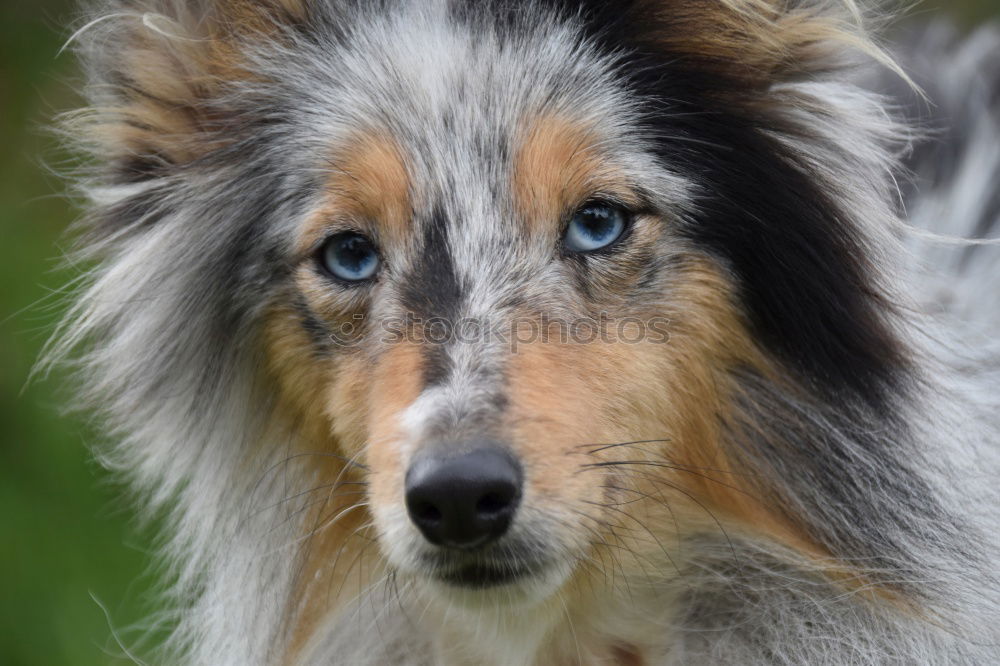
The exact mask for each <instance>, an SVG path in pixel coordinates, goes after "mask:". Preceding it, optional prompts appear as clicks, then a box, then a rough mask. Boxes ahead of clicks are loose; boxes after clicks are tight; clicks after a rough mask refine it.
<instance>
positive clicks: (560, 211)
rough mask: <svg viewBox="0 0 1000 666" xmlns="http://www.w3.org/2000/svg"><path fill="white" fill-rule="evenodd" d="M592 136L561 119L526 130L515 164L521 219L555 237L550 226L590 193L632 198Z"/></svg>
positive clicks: (582, 127)
mask: <svg viewBox="0 0 1000 666" xmlns="http://www.w3.org/2000/svg"><path fill="white" fill-rule="evenodd" d="M597 145H598V139H597V136H596V135H595V134H594V133H593V132H592V131H591V130H589V129H588V128H587V127H586V126H585V125H582V124H580V123H579V122H576V121H574V120H572V119H570V118H567V117H562V116H551V115H547V116H541V117H539V118H535V119H534V120H533V121H531V122H530V123H528V124H527V125H526V129H525V130H524V132H523V133H522V138H521V140H520V144H519V147H518V149H517V153H516V156H515V159H514V177H513V181H514V199H515V202H516V204H517V206H518V209H519V211H520V213H521V215H522V217H523V218H524V219H525V220H527V221H528V223H529V224H530V225H532V226H534V227H536V228H538V229H539V230H548V231H550V233H554V231H555V229H556V225H555V223H556V222H558V220H560V219H561V218H562V217H563V216H564V215H566V214H567V213H569V212H572V209H573V208H575V207H576V206H579V205H580V204H582V203H583V202H584V201H585V200H586V199H587V198H588V197H590V196H592V195H594V194H595V193H601V194H605V195H612V194H613V195H616V196H618V197H620V198H622V199H623V200H624V203H633V201H632V199H634V196H633V195H632V194H631V192H630V191H629V189H628V187H627V185H625V184H624V183H623V182H622V181H623V178H622V177H621V173H620V172H619V171H618V170H617V169H616V168H615V167H614V164H613V162H612V161H611V160H609V159H608V158H607V157H606V156H604V155H602V154H601V153H600V151H599V150H598V149H597Z"/></svg>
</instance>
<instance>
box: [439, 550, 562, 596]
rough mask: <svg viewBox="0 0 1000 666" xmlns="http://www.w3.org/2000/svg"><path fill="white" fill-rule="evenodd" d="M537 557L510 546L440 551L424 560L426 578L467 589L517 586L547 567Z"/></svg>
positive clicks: (532, 553)
mask: <svg viewBox="0 0 1000 666" xmlns="http://www.w3.org/2000/svg"><path fill="white" fill-rule="evenodd" d="M514 551H516V552H514ZM537 555H538V554H537V553H534V552H530V551H529V549H525V548H515V549H512V548H510V547H507V548H502V549H491V550H488V551H486V552H481V553H457V552H440V551H439V552H437V553H434V554H433V555H427V556H425V557H424V558H423V560H424V561H423V564H424V575H425V576H426V577H427V578H429V579H431V580H433V581H435V582H438V583H442V584H444V585H445V586H447V587H451V588H458V589H465V590H487V589H490V588H496V587H502V586H505V585H516V584H518V583H523V582H524V581H526V580H528V579H530V578H533V577H535V576H538V575H539V574H541V573H543V571H544V570H545V569H546V568H547V563H546V561H545V560H544V559H542V558H539V557H537Z"/></svg>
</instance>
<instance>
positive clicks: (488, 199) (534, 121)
mask: <svg viewBox="0 0 1000 666" xmlns="http://www.w3.org/2000/svg"><path fill="white" fill-rule="evenodd" d="M536 18H537V17H536ZM295 66H301V67H307V68H314V69H317V68H318V69H321V70H322V71H321V72H312V73H311V74H309V75H304V76H293V77H288V76H287V75H286V77H285V80H287V81H289V83H290V84H291V85H292V86H294V87H296V90H295V91H294V92H293V93H291V95H293V96H294V98H295V99H296V110H297V112H299V113H302V112H305V113H307V114H308V116H307V117H308V121H306V122H303V123H301V124H300V127H302V131H303V132H305V133H307V134H308V135H309V138H308V139H307V140H308V141H309V142H310V144H311V145H312V146H314V147H315V151H313V154H312V159H313V161H314V163H315V164H316V165H318V168H319V169H320V170H323V169H324V168H326V167H327V166H328V163H329V162H332V167H333V168H332V174H333V176H334V177H337V174H338V173H339V172H347V173H348V174H349V175H350V179H351V180H352V181H353V182H347V181H345V182H346V185H347V188H346V189H347V190H351V189H353V188H354V187H355V186H356V185H357V180H358V174H359V172H361V171H364V172H366V173H367V174H368V175H370V176H373V177H374V179H375V180H378V181H379V182H378V183H377V184H373V185H371V186H368V187H367V194H368V195H369V196H371V197H380V198H382V199H385V198H388V197H392V196H400V197H402V196H404V195H405V197H406V199H407V201H406V206H405V207H407V209H408V211H409V213H410V214H409V215H408V216H407V218H406V219H405V220H401V221H400V223H399V224H398V225H397V226H398V227H402V228H403V229H404V231H403V232H402V233H401V235H402V236H405V237H407V238H406V241H407V242H406V245H407V246H408V247H409V248H410V249H414V250H415V252H411V253H410V255H411V256H410V257H409V259H410V261H412V262H419V261H421V260H422V258H423V257H425V256H426V255H427V254H428V252H427V250H428V249H429V246H430V245H431V244H439V245H446V246H447V248H448V250H449V253H450V254H451V255H453V257H454V265H455V269H456V270H457V271H459V272H467V271H468V270H469V267H471V266H474V265H477V266H480V267H482V266H483V265H484V262H483V261H482V260H483V258H484V248H492V250H493V252H494V254H493V256H492V257H491V258H492V259H493V260H494V264H495V265H497V266H499V265H500V262H502V261H503V259H504V257H505V256H508V255H512V254H514V253H517V252H523V249H524V248H523V247H521V248H516V247H514V245H515V243H514V242H513V241H514V240H515V239H516V237H517V235H518V230H519V229H520V228H521V227H522V226H523V224H524V223H525V219H524V218H525V217H526V216H530V215H531V214H535V215H543V214H544V215H548V216H549V217H555V216H556V213H557V212H556V211H555V210H554V209H555V208H556V206H557V204H556V203H555V202H550V203H549V204H548V205H546V204H544V203H538V202H536V203H537V205H533V204H531V203H530V202H525V201H523V199H526V198H533V199H539V200H541V199H545V198H546V197H548V198H551V199H555V198H556V197H558V196H565V197H572V196H585V193H584V192H567V191H564V190H566V189H567V188H566V186H565V185H566V184H565V183H564V182H562V180H560V176H559V174H558V173H557V172H558V170H559V169H560V168H563V169H565V168H567V164H570V163H572V164H575V165H578V166H579V165H584V163H585V161H586V160H585V159H584V158H585V157H586V153H587V152H588V151H589V152H590V153H593V152H594V151H596V150H598V149H599V150H600V151H601V152H602V154H605V155H607V156H611V155H617V156H618V157H619V158H620V159H621V160H625V161H627V158H626V156H628V155H632V158H631V159H632V160H633V162H634V161H635V160H638V159H639V157H637V155H639V153H640V152H641V151H639V150H637V145H636V143H635V137H634V136H633V135H630V133H629V131H628V129H627V127H628V125H629V121H630V119H631V118H632V117H633V116H634V115H635V110H634V109H633V108H632V107H631V106H630V104H629V101H628V96H627V95H626V92H625V89H624V87H623V86H622V85H621V83H620V81H619V80H618V79H617V78H616V75H615V72H614V66H613V62H612V61H611V60H610V59H609V57H608V56H606V55H602V54H600V53H599V52H598V50H597V49H593V48H591V47H590V46H589V45H588V44H587V43H586V41H585V40H583V38H582V35H581V32H580V27H579V26H578V25H576V24H574V23H573V21H570V20H567V19H565V18H558V17H556V15H554V14H553V15H552V16H547V15H546V16H543V17H542V18H541V19H540V20H536V21H535V22H534V23H531V24H529V23H527V22H523V21H513V22H509V23H505V24H504V25H503V27H501V26H499V25H498V24H496V23H495V22H488V21H486V20H485V19H483V18H468V17H463V16H461V15H459V14H456V13H455V11H454V8H453V6H449V3H444V2H429V3H405V6H399V7H397V8H395V9H394V10H393V11H391V12H390V13H388V14H386V13H385V12H384V11H382V12H378V13H373V14H372V15H371V16H365V15H358V16H355V17H353V18H352V23H351V27H350V31H349V34H348V36H347V37H346V38H345V41H344V44H343V45H342V48H338V49H336V50H333V49H329V50H324V51H323V57H317V58H308V59H303V61H302V62H301V63H300V64H296V65H295ZM300 81H301V82H302V84H301V86H300V84H299V83H298V82H300ZM305 82H308V85H306V84H305ZM318 82H322V83H318ZM303 117H306V116H303ZM359 145H361V146H362V149H360V150H359V148H358V147H359ZM373 156H374V157H375V158H376V159H374V160H372V157H373ZM358 160H362V161H365V162H366V165H365V166H364V168H360V167H359V166H358V164H357V162H358ZM375 163H377V164H375ZM605 164H610V160H609V161H607V162H606V163H605ZM519 165H520V171H521V173H519V172H518V171H519ZM619 166H620V167H621V168H620V170H621V171H625V170H626V168H627V167H628V166H629V165H627V164H621V165H619ZM633 166H634V167H635V168H634V169H633V171H635V172H636V173H637V174H641V176H640V177H641V178H646V179H648V178H650V177H651V174H656V173H657V170H655V169H650V168H649V165H648V164H644V165H638V164H633ZM526 171H527V172H528V173H524V172H526ZM374 172H378V173H377V174H376V173H374ZM390 172H391V174H392V175H391V178H389V177H386V174H387V173H390ZM571 176H575V177H576V179H577V180H583V179H589V178H591V177H592V176H593V174H583V175H581V174H579V173H576V174H571V175H567V176H566V178H567V179H569V178H570V177H571ZM519 179H520V181H521V182H520V184H519V182H518V180H519ZM390 180H392V181H393V183H392V184H395V185H398V184H399V183H398V181H400V180H405V188H402V189H405V193H403V192H393V191H391V190H394V189H398V188H394V187H387V185H389V184H390V183H389V181H390ZM525 181H527V182H525ZM519 188H520V190H521V194H520V198H521V199H522V201H520V202H519V201H518V196H519V195H518V189H519ZM658 189H660V190H661V191H663V189H664V188H658ZM350 196H356V195H355V193H353V192H352V193H351V194H350V195H347V196H345V197H344V198H349V197H350ZM383 203H384V202H377V203H376V204H375V205H373V206H371V207H374V208H384V207H385V206H384V205H382V204H383ZM561 203H565V202H561ZM578 203H579V202H578ZM567 205H571V204H567ZM399 207H400V208H403V207H404V206H403V204H401V205H400V206H399ZM527 209H533V210H534V213H532V211H531V210H527ZM543 209H544V210H543ZM551 221H552V223H553V226H555V224H557V223H558V220H555V219H553V220H551ZM376 222H378V223H379V224H383V225H384V224H386V220H385V219H380V220H376ZM431 254H433V255H434V256H435V257H436V259H435V261H441V260H442V257H441V255H440V253H431ZM417 255H422V256H417ZM398 258H399V257H397V259H398ZM478 272H479V273H483V271H482V270H479V271H478ZM501 272H503V271H501ZM465 277H469V278H471V277H472V275H471V274H470V275H468V276H465Z"/></svg>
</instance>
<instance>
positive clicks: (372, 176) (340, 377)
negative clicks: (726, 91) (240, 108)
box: [269, 10, 842, 599]
mask: <svg viewBox="0 0 1000 666" xmlns="http://www.w3.org/2000/svg"><path fill="white" fill-rule="evenodd" d="M446 16H447V18H443V16H442V15H441V14H440V13H439V11H438V10H429V11H426V12H421V11H413V12H410V13H406V12H404V13H401V14H398V15H393V14H390V15H388V16H380V17H379V18H378V19H377V20H378V30H379V31H380V33H382V34H380V35H379V37H378V39H375V40H373V41H362V43H361V45H354V44H353V43H352V42H350V41H348V42H347V43H346V45H345V47H344V52H342V53H340V54H339V58H341V59H342V60H340V62H341V63H345V64H344V65H343V66H344V67H345V68H346V70H338V76H339V79H338V80H337V82H336V83H337V87H336V91H335V92H334V91H326V93H325V94H326V99H329V100H330V102H329V104H330V108H329V109H322V108H317V109H316V110H315V113H317V114H318V116H319V118H322V120H321V121H315V120H314V121H311V122H310V124H309V125H308V126H305V127H304V128H302V131H304V132H306V133H307V135H308V138H309V140H310V141H311V142H312V143H313V144H314V146H313V152H312V153H311V154H310V157H311V158H312V160H313V161H312V162H311V163H309V164H308V169H309V170H310V172H311V173H315V174H317V176H316V177H315V181H314V185H315V188H316V190H315V194H314V196H313V198H312V199H311V200H310V202H309V205H308V206H307V207H306V209H305V211H304V214H303V215H302V217H301V219H300V220H299V221H298V222H297V223H296V224H294V225H290V226H289V227H288V231H287V233H288V234H289V236H288V238H289V245H290V247H291V255H290V256H291V257H293V260H292V263H293V268H292V270H291V271H290V273H289V275H288V278H287V282H286V284H285V285H284V287H283V289H284V291H283V292H281V294H282V295H281V297H280V299H279V300H278V303H277V304H276V306H275V308H274V310H273V312H272V315H271V318H270V323H269V327H270V330H271V332H272V334H271V335H270V337H269V340H270V344H271V352H270V354H271V356H272V358H276V359H278V362H277V363H276V364H275V368H276V370H275V373H276V375H277V376H278V378H279V381H281V382H283V384H284V391H285V392H286V393H287V394H289V395H302V396H305V401H306V404H305V406H302V407H301V411H302V413H304V414H306V415H307V418H313V419H315V418H320V417H322V419H323V424H322V425H320V426H317V427H316V428H315V430H316V431H318V432H320V433H323V434H322V435H321V441H319V442H313V443H312V446H314V447H320V448H323V447H329V448H330V449H332V450H336V451H339V452H340V453H341V454H342V455H344V456H346V457H348V458H350V459H351V460H352V461H355V462H357V463H359V465H361V466H363V469H364V474H363V476H364V481H365V483H367V490H366V493H367V494H366V500H367V508H368V510H369V511H370V514H371V518H372V520H373V522H374V526H375V529H376V532H377V538H378V544H379V548H380V549H381V551H382V553H383V554H384V555H385V557H386V558H387V560H388V562H389V563H390V565H391V566H392V567H393V568H394V570H396V571H397V572H399V573H402V574H404V575H405V576H406V578H407V579H408V580H417V581H419V582H420V584H422V585H426V586H429V587H431V588H432V589H434V590H436V591H438V592H443V593H450V592H456V591H458V592H459V593H460V594H461V595H462V596H463V598H478V597H476V596H475V594H473V593H472V592H470V591H471V590H475V591H480V592H483V594H484V596H483V598H490V599H492V598H493V597H491V596H489V594H490V593H491V591H492V588H496V587H501V588H503V590H502V591H503V598H505V599H511V598H516V597H517V595H515V594H514V591H515V590H521V591H523V592H524V593H525V594H527V595H528V596H530V597H531V598H535V599H537V598H539V597H545V596H547V595H550V594H551V593H553V592H554V591H555V590H556V589H557V588H558V587H559V586H560V585H561V584H562V583H563V582H565V581H566V579H567V578H568V577H570V576H571V575H572V574H573V573H574V572H577V571H578V570H579V569H580V568H581V567H586V565H587V563H588V562H591V561H592V560H594V559H595V558H596V557H598V555H596V554H595V552H594V550H595V548H598V549H599V548H604V549H605V550H614V549H617V551H615V552H614V559H615V561H616V562H618V566H619V567H623V566H630V567H632V568H633V569H635V568H641V567H643V560H647V561H648V559H649V558H650V557H651V556H650V555H649V552H650V551H651V550H653V551H656V552H657V553H660V552H662V551H664V550H665V549H666V546H665V545H664V543H663V542H664V540H671V539H673V540H676V539H677V538H679V537H680V536H681V535H682V534H688V533H690V532H693V531H697V530H704V529H718V527H717V525H718V524H719V522H720V521H736V522H739V521H744V522H752V523H753V524H754V529H757V530H762V531H767V532H770V533H773V534H777V535H780V536H781V537H782V538H783V539H785V540H786V541H790V542H794V543H795V544H796V545H798V546H801V545H803V544H804V543H805V542H806V541H807V540H806V539H805V538H804V537H802V536H801V535H800V534H799V533H798V532H797V531H796V529H795V528H794V527H792V526H791V525H790V524H789V523H790V521H789V520H787V519H786V518H783V517H781V516H775V515H773V513H772V512H771V511H770V510H768V509H767V508H765V507H764V506H763V505H762V504H761V503H760V501H759V500H757V499H756V497H757V495H755V494H754V493H751V492H748V490H747V486H746V484H745V483H744V482H743V479H742V478H741V477H740V475H739V474H734V472H736V470H735V469H734V466H733V463H732V462H731V461H730V460H729V459H728V458H727V457H726V456H725V455H724V454H723V452H722V451H721V448H720V444H719V442H720V440H721V438H722V431H723V430H724V429H725V428H726V427H727V425H728V424H727V423H726V422H725V418H724V416H725V414H727V413H728V412H729V411H730V409H731V408H730V407H729V404H730V402H731V401H732V400H733V393H734V392H735V390H736V389H735V388H734V387H733V385H732V382H731V380H730V379H729V376H728V373H729V372H730V371H731V370H732V369H733V368H738V367H746V368H755V369H757V370H758V371H760V372H767V371H768V370H767V362H766V361H764V360H763V355H762V353H761V352H760V350H759V349H758V347H757V344H756V343H755V342H754V341H753V339H752V336H751V335H750V333H749V332H748V326H749V324H748V322H747V318H746V312H745V310H743V304H742V303H741V299H742V296H741V294H740V288H739V287H738V286H737V284H736V278H735V277H734V275H733V272H734V271H733V267H732V261H733V260H730V259H728V258H726V257H723V256H719V252H718V249H719V248H718V247H713V246H712V244H711V242H710V241H708V240H706V239H704V238H700V237H699V236H698V232H697V231H696V229H697V228H698V225H699V223H698V222H697V221H696V219H697V217H698V216H699V215H704V211H703V210H702V208H703V207H705V206H706V205H707V206H709V207H715V206H716V205H717V204H716V202H715V200H716V198H718V199H722V200H727V201H731V200H736V199H738V196H739V195H740V194H747V195H748V196H750V197H753V198H755V199H758V200H751V201H749V202H748V203H747V205H748V207H749V208H751V209H763V208H764V206H762V204H761V203H760V201H759V198H761V197H766V196H777V197H779V198H780V197H781V196H782V193H780V192H767V193H764V192H760V191H756V190H755V191H752V192H749V193H746V192H744V193H740V192H736V193H731V192H724V193H723V192H719V191H717V189H716V188H719V187H725V188H730V189H736V190H739V189H741V188H744V187H746V184H745V183H743V182H740V180H739V179H740V178H745V177H750V176H753V175H754V174H743V173H719V174H711V175H710V176H708V175H707V174H705V173H704V172H701V173H699V171H701V170H702V165H692V164H690V163H686V161H685V159H684V158H683V154H684V152H685V151H687V152H689V151H691V150H692V148H691V146H692V145H694V146H698V145H703V146H708V147H709V150H710V151H711V152H712V153H715V151H721V152H723V153H724V152H726V151H732V150H748V151H749V159H748V160H747V161H746V163H737V164H728V165H722V168H723V169H724V170H735V169H753V168H765V167H766V168H768V169H774V168H775V165H777V164H779V163H780V158H777V157H775V156H771V155H768V154H767V153H766V152H764V151H766V150H769V149H774V148H775V147H774V146H769V145H768V144H767V143H766V142H762V141H761V140H760V137H759V136H757V135H756V133H755V130H754V129H753V128H737V129H736V130H734V129H733V128H729V127H717V126H716V122H717V121H715V120H713V121H710V122H708V123H707V124H706V127H705V129H702V130H701V132H700V134H695V135H691V133H692V132H693V131H694V130H695V129H696V128H698V127H699V125H698V123H691V122H689V121H687V120H678V121H677V124H676V126H672V125H671V124H670V122H667V123H665V124H663V123H661V120H662V117H657V118H656V120H655V122H654V121H652V120H651V111H652V110H651V108H650V106H649V104H650V102H649V100H643V99H642V98H641V97H639V96H638V95H637V94H636V92H635V90H634V88H635V85H636V84H635V83H634V82H631V81H629V80H627V79H624V78H623V77H622V75H621V72H620V71H616V67H617V66H618V64H617V63H616V61H615V60H614V59H613V58H609V57H607V56H606V55H602V54H601V53H600V52H599V50H597V49H595V48H581V47H580V42H579V39H580V38H581V34H580V31H581V26H580V24H579V23H576V22H573V21H568V22H567V21H563V20H557V19H552V23H551V24H547V25H543V26H542V27H538V26H528V25H527V24H526V23H521V22H518V21H517V20H514V21H512V23H511V24H510V25H509V26H508V29H509V30H510V34H509V35H508V36H507V37H503V38H502V37H501V35H500V34H499V33H496V32H492V31H494V30H496V28H495V26H493V25H492V24H491V23H489V21H486V22H485V23H481V21H483V20H484V19H483V18H482V17H479V16H466V15H462V14H460V13H459V14H456V13H454V12H452V13H450V14H447V15H446ZM543 16H545V17H549V18H550V19H551V18H552V16H553V15H550V14H548V13H544V14H543ZM372 29H374V28H372ZM359 30H360V31H362V32H363V31H364V28H359ZM515 35H516V37H515ZM592 46H593V45H591V47H592ZM354 49H357V52H355V51H354ZM316 66H317V67H320V68H322V67H324V66H329V63H325V62H320V63H317V64H316ZM663 76H664V77H669V73H665V74H663ZM706 76H707V74H706ZM310 80H312V79H310ZM670 85H673V84H672V83H671V84H670ZM681 87H683V86H681ZM665 103H666V102H665ZM308 104H311V102H306V103H304V105H308ZM701 104H711V102H709V101H705V100H699V103H698V105H687V104H678V105H677V108H676V109H675V114H676V117H677V118H678V119H684V118H686V117H687V116H688V115H690V116H695V117H697V116H698V115H699V114H701V115H710V114H712V113H721V109H716V108H708V109H706V108H703V107H701V106H700V105H701ZM718 104H721V101H720V102H718ZM310 108H311V107H310ZM324 114H334V115H332V116H330V117H327V116H326V115H324ZM666 117H667V118H670V117H671V114H670V112H669V110H668V111H667V115H666ZM722 122H723V123H724V124H725V123H730V122H732V123H743V122H746V121H745V120H743V119H739V120H733V119H725V120H723V121H722ZM324 128H329V129H327V130H326V131H325V132H324V131H323V130H324ZM737 130H745V131H746V132H747V134H746V137H744V136H743V135H740V134H737V136H735V137H734V136H731V135H730V134H729V132H732V131H737ZM669 133H676V134H678V135H679V136H678V137H671V136H669ZM665 134H667V135H668V136H665ZM744 138H746V140H748V141H751V142H758V143H759V145H756V146H750V147H746V146H739V145H731V144H729V143H728V142H731V141H737V140H743V139H744ZM665 141H666V142H669V141H675V143H674V144H672V145H667V146H665V143H664V142H665ZM720 141H721V142H723V144H722V146H721V147H720V146H717V145H716V142H720ZM754 151H761V152H760V153H759V154H755V152H754ZM703 157H705V158H706V159H710V160H712V159H715V158H716V156H715V155H714V154H713V155H705V156H703ZM758 162H759V163H758ZM715 166H716V167H719V166H720V165H718V164H716V165H715ZM784 170H785V171H786V172H787V173H788V174H791V175H790V176H789V177H787V178H784V177H783V178H782V179H781V181H782V186H783V187H797V186H798V185H796V182H798V183H800V184H801V183H804V181H803V179H802V178H801V176H796V175H795V173H794V170H793V169H790V168H787V167H784ZM727 178H735V179H736V182H735V184H733V183H729V182H726V179H727ZM714 179H718V180H717V182H716V181H715V180H714ZM801 196H806V197H807V196H809V195H808V194H806V193H803V192H796V193H794V197H801ZM738 205H742V203H740V204H738ZM780 205H781V206H784V207H788V206H791V205H793V204H790V203H788V202H780ZM807 205H810V206H815V203H813V202H809V203H808V204H807ZM739 213H740V214H745V215H755V214H757V213H755V212H753V211H752V210H749V211H739ZM762 214H766V215H768V216H771V215H774V213H773V212H772V211H770V210H766V211H765V212H764V213H762ZM781 214H785V215H787V214H788V211H785V212H783V213H781ZM720 217H721V218H722V219H717V220H714V221H713V224H714V225H715V226H716V228H718V229H719V231H718V232H713V233H719V234H721V235H725V234H730V233H735V235H736V237H735V238H734V239H727V240H726V241H724V243H730V244H731V245H732V246H733V247H732V248H728V249H729V250H732V251H735V252H737V253H744V252H746V251H747V250H748V248H747V247H746V245H747V244H752V243H755V242H757V241H758V240H759V239H756V238H753V237H752V235H748V234H746V233H744V232H740V231H735V232H734V230H732V229H727V228H725V227H727V226H728V225H733V224H742V223H743V222H741V221H740V220H731V219H725V217H726V214H720ZM780 222H781V220H777V219H776V220H770V219H769V220H766V221H765V224H778V223H780ZM720 242H723V241H720ZM782 242H784V241H782ZM817 242H826V240H825V239H818V240H817ZM755 251H756V250H755ZM759 251H763V252H771V251H773V248H770V247H766V246H763V247H760V248H759ZM750 261H751V263H754V262H758V261H760V258H759V257H755V258H752V259H751V260H750ZM751 270H752V269H751ZM754 277H757V276H754ZM841 277H842V276H841ZM759 288H760V287H755V289H759ZM767 288H768V289H770V288H772V287H770V286H767ZM780 288H781V289H785V288H786V287H785V286H784V285H782V286H781V287H780ZM759 297H762V298H767V296H766V295H760V296H759ZM785 305H787V304H782V307H783V306H785ZM322 438H325V439H322ZM340 473H341V472H339V471H338V475H339V474H340ZM654 557H659V558H661V559H662V555H656V556H654ZM623 562H624V563H625V564H623ZM512 595H513V596H512Z"/></svg>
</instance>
